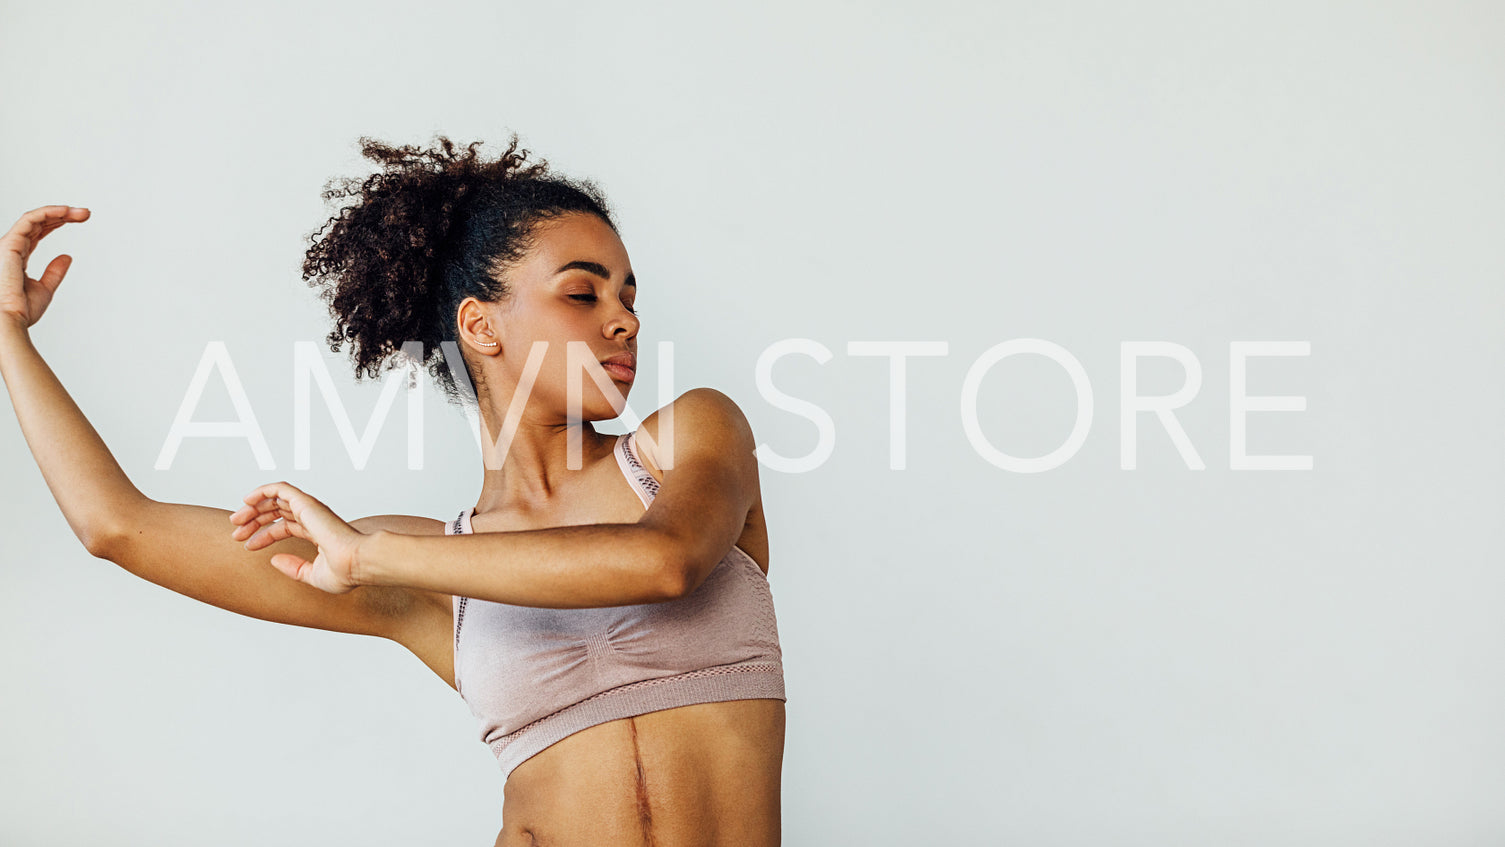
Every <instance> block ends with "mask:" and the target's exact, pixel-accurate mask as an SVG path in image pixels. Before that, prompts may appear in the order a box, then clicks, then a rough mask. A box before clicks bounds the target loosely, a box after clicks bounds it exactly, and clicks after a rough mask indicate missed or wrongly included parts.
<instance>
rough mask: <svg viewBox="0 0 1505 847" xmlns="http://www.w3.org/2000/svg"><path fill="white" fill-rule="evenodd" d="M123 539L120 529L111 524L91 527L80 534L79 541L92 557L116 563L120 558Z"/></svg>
mask: <svg viewBox="0 0 1505 847" xmlns="http://www.w3.org/2000/svg"><path fill="white" fill-rule="evenodd" d="M123 537H124V536H122V535H121V533H120V531H119V529H117V528H116V527H115V526H113V525H110V524H103V525H94V526H89V527H85V528H84V529H83V530H81V531H79V532H78V540H79V541H81V542H83V545H84V549H85V550H87V551H89V555H90V556H93V557H94V558H96V559H106V560H109V561H115V559H116V557H118V556H119V550H120V544H121V540H122V539H123Z"/></svg>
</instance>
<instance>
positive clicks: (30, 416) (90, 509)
mask: <svg viewBox="0 0 1505 847" xmlns="http://www.w3.org/2000/svg"><path fill="white" fill-rule="evenodd" d="M0 378H3V379H4V380H5V388H6V390H7V391H9V392H10V401H11V406H12V407H13V408H14V409H15V411H16V419H17V420H18V421H19V422H20V426H21V434H22V435H23V436H24V437H25V438H26V444H27V446H29V447H30V448H31V454H32V456H33V457H34V458H35V459H36V462H37V467H38V468H40V469H41V471H42V478H43V479H44V480H45V481H46V482H47V487H48V488H49V489H50V490H51V491H52V497H53V499H54V500H56V501H57V504H58V506H59V508H61V509H62V511H63V517H64V518H65V519H66V520H67V521H68V526H69V527H70V528H72V530H73V533H74V535H77V536H78V538H79V540H80V541H82V542H83V544H84V546H85V547H86V548H88V549H89V550H90V552H91V553H92V552H95V551H97V550H98V549H100V547H101V545H103V544H105V543H106V542H107V540H108V536H109V534H110V533H111V532H113V527H114V523H115V516H116V515H118V514H120V512H121V511H123V510H124V508H125V507H127V506H129V505H131V504H132V503H133V502H137V501H139V499H142V497H143V495H142V494H141V492H140V491H139V490H137V488H136V486H134V485H133V484H131V481H130V479H129V478H127V477H126V475H125V472H124V471H122V470H121V469H120V465H119V463H117V462H116V461H115V457H114V456H113V455H111V454H110V451H109V449H108V448H107V447H105V443H104V441H103V440H102V439H101V438H100V437H99V433H97V432H95V431H94V427H93V426H92V425H91V424H90V423H89V420H88V419H87V418H85V417H84V413H83V412H82V411H80V410H79V408H78V406H77V405H76V404H75V403H74V402H73V398H72V397H70V396H68V392H67V391H66V390H65V389H64V388H63V384H62V383H61V382H59V381H58V378H57V375H56V374H54V373H53V372H52V368H50V367H48V365H47V362H46V361H44V360H43V359H42V356H41V354H40V353H39V352H37V349H36V347H35V346H34V345H33V344H32V342H31V335H30V333H29V332H28V331H27V330H26V329H24V328H22V327H20V326H18V325H14V324H12V323H10V322H4V321H0Z"/></svg>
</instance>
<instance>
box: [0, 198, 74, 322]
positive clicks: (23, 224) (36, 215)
mask: <svg viewBox="0 0 1505 847" xmlns="http://www.w3.org/2000/svg"><path fill="white" fill-rule="evenodd" d="M88 219H89V210H88V209H85V208H82V207H79V206H41V207H38V208H36V209H32V210H31V211H30V212H27V213H26V214H24V215H22V216H21V219H20V220H18V221H16V225H15V226H13V227H11V228H10V232H7V233H6V234H5V235H4V237H0V319H4V320H7V321H13V322H15V323H16V324H18V325H19V326H20V327H21V328H22V329H27V328H30V327H31V326H32V324H35V323H36V322H37V321H38V320H40V319H41V317H42V313H43V312H45V311H47V304H48V303H51V302H52V295H53V294H54V293H55V292H56V291H57V287H58V285H59V284H61V283H62V281H63V275H64V274H66V273H68V266H69V265H71V264H73V257H72V256H69V255H68V254H66V253H64V254H62V255H60V256H58V257H57V258H55V259H53V260H52V261H51V262H48V263H47V269H46V270H44V271H42V276H41V278H40V279H32V278H31V277H29V276H27V275H26V261H27V260H28V259H30V258H31V251H33V250H35V249H36V247H37V243H38V242H40V241H41V240H42V239H43V238H45V237H46V236H47V233H49V232H52V231H53V230H55V229H57V228H58V227H60V226H62V225H63V224H67V223H79V222H82V221H86V220H88Z"/></svg>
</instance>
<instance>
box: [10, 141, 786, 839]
mask: <svg viewBox="0 0 1505 847" xmlns="http://www.w3.org/2000/svg"><path fill="white" fill-rule="evenodd" d="M477 146H479V142H477V143H475V144H471V145H469V146H468V147H466V148H464V149H458V148H456V147H455V146H454V145H453V144H452V143H451V142H450V141H449V140H448V139H445V138H443V137H440V138H439V139H438V144H436V145H435V147H434V148H433V149H427V150H420V149H416V148H413V147H389V146H385V145H382V144H380V143H377V142H374V141H371V140H369V139H362V149H363V152H364V153H365V155H366V156H367V157H368V158H370V159H372V160H374V161H377V162H379V163H381V165H382V166H383V168H382V171H381V172H380V173H377V174H374V175H372V176H370V177H368V178H365V179H363V180H348V181H345V182H344V183H343V189H333V190H329V191H327V192H326V197H335V196H344V197H350V198H353V201H352V202H351V203H350V204H348V205H347V206H346V208H344V209H342V210H341V211H340V212H339V213H338V214H337V215H336V216H335V217H334V218H332V219H331V220H330V222H329V223H328V224H326V225H325V227H324V228H322V229H321V230H320V231H319V232H317V233H315V234H314V236H313V246H312V247H311V248H310V249H309V251H308V254H307V256H306V259H305V264H304V272H305V276H306V277H308V278H309V279H310V281H311V282H312V283H314V284H318V285H320V286H322V288H323V292H324V296H325V299H326V300H327V302H328V303H329V305H330V310H331V312H332V314H333V316H334V318H335V324H336V325H335V329H334V330H333V332H331V334H330V338H329V340H330V342H331V349H335V350H338V349H339V347H340V345H341V344H342V343H343V342H345V341H348V342H350V343H351V345H352V356H353V358H354V360H355V365H356V371H357V375H358V376H359V375H360V374H361V373H362V372H365V373H368V374H369V375H371V376H376V375H378V374H379V373H380V372H381V370H382V369H383V366H384V365H386V366H389V367H390V366H391V365H393V364H396V363H397V362H399V361H401V360H402V356H403V352H402V351H403V345H404V343H405V342H414V341H417V342H422V345H423V346H422V353H421V355H422V362H425V363H427V365H428V369H429V371H430V373H431V374H432V375H433V376H434V378H435V379H436V381H437V382H438V384H439V385H440V386H441V387H442V388H443V389H444V391H445V394H446V396H447V397H448V398H450V399H451V400H452V401H454V402H458V403H467V404H471V405H473V406H474V408H475V409H476V410H477V411H478V412H479V419H480V423H481V425H482V430H483V437H482V444H483V445H484V446H483V450H482V460H483V462H484V463H485V470H484V483H483V485H482V488H481V492H480V496H479V498H478V499H477V501H476V503H475V505H474V506H473V507H469V508H466V509H464V510H462V511H461V512H460V513H459V514H458V515H457V516H455V517H454V518H453V519H450V520H437V519H434V518H428V517H417V516H408V515H379V516H373V517H364V518H360V519H357V520H354V521H351V522H348V523H347V522H346V521H344V520H342V519H341V518H340V517H339V516H337V515H335V514H334V513H333V512H332V511H330V509H329V508H328V507H326V506H325V505H324V504H323V503H321V502H320V501H319V500H317V499H315V498H314V497H313V496H311V495H309V494H307V493H305V492H303V491H301V490H299V489H298V488H296V487H294V486H291V485H288V484H287V483H273V484H269V485H263V486H261V487H259V488H257V489H255V490H254V491H253V492H251V494H249V495H248V496H247V497H246V498H245V503H246V505H245V506H244V507H242V508H240V509H239V510H237V511H235V512H233V513H232V512H228V511H225V510H221V509H215V508H211V507H207V506H194V505H182V504H174V503H163V502H158V501H155V500H152V499H150V498H148V497H146V496H145V495H143V494H142V493H141V492H140V491H138V490H137V489H136V487H135V486H134V485H133V484H132V483H131V481H130V480H129V479H128V478H126V476H125V475H124V473H123V472H122V471H121V469H120V467H119V465H118V464H117V463H116V462H115V460H114V458H113V457H112V456H111V455H110V452H109V450H108V449H107V448H106V447H105V445H104V443H103V442H102V441H101V440H100V438H99V436H98V434H97V433H96V432H95V431H94V429H93V427H91V426H90V424H89V422H88V420H86V419H85V417H84V416H83V414H82V413H81V412H80V411H79V409H78V407H77V406H75V405H74V403H73V401H72V399H71V398H70V397H69V396H68V393H67V392H66V391H65V390H64V389H63V386H62V385H61V384H59V382H58V380H57V378H56V376H55V375H54V374H53V373H52V371H51V369H50V368H49V367H48V366H47V364H46V363H45V362H44V361H43V359H42V357H41V355H40V354H39V353H38V351H37V349H36V348H35V346H34V345H33V344H32V342H31V339H30V335H29V328H30V327H31V326H32V325H33V324H35V323H36V322H37V320H38V319H39V318H40V317H41V316H42V313H43V312H44V311H45V310H46V308H47V306H48V304H49V302H50V301H51V299H52V296H53V294H54V293H55V292H56V290H57V288H58V285H59V283H61V282H62V279H63V276H64V274H65V273H66V272H67V270H68V266H69V264H70V262H71V261H72V260H71V258H70V257H68V256H58V257H57V258H55V259H53V260H52V261H51V262H50V263H49V264H48V265H47V267H46V269H45V270H44V271H43V272H42V274H41V276H40V277H39V278H36V279H32V278H31V277H29V276H27V274H26V264H27V261H28V259H29V257H30V256H31V253H32V251H33V250H35V249H36V246H37V243H38V242H39V241H40V240H41V239H42V238H43V237H45V236H46V235H47V234H48V233H49V232H51V231H53V230H55V229H57V228H58V227H60V226H64V225H66V224H68V223H77V222H81V221H85V220H87V219H88V218H89V211H88V210H87V209H82V208H72V207H67V206H44V207H42V208H39V209H34V210H32V211H31V212H28V213H26V214H25V215H24V216H22V218H21V219H20V220H19V221H18V222H17V223H16V224H15V226H14V227H12V228H11V230H10V231H9V232H8V233H7V234H6V235H5V236H4V238H3V242H0V261H3V267H0V375H3V377H4V380H5V385H6V388H7V390H8V391H9V392H10V397H11V401H12V403H13V405H14V408H15V411H16V415H17V417H18V418H19V419H20V425H21V430H22V432H23V434H24V435H25V438H26V441H27V444H28V445H29V446H30V448H31V451H32V454H33V455H34V456H35V458H36V461H37V464H38V465H39V466H40V468H41V470H42V474H43V477H44V478H45V480H46V482H47V485H48V487H49V488H50V489H51V491H52V494H53V496H54V498H55V499H56V500H57V503H58V505H59V507H60V508H61V509H62V511H63V514H64V516H65V517H66V519H67V521H68V524H69V526H70V527H71V528H72V529H73V531H74V533H75V534H76V535H77V536H78V538H79V539H80V541H82V543H83V544H84V546H85V548H86V549H87V550H88V551H89V553H90V554H91V555H94V556H97V557H99V558H103V559H107V560H109V561H112V562H114V563H116V564H118V565H120V566H121V567H123V568H125V569H126V570H128V571H130V572H131V573H134V574H136V575H138V576H141V577H142V578H144V579H148V580H151V581H152V582H155V583H157V584H159V585H162V586H164V587H167V588H169V589H172V590H173V591H176V592H178V593H181V594H184V595H187V596H189V597H192V598H194V599H197V600H201V601H203V602H206V603H211V604H213V605H216V606H219V607H221V608H224V609H228V610H230V611H233V612H237V613H240V614H243V615H249V616H253V617H257V618H262V619H265V620H272V621H279V622H282V623H290V624H296V625H299V626H307V627H315V628H319V629H327V630H335V631H338V632H348V633H356V634H361V635H373V636H380V637H383V638H389V639H392V640H393V641H396V642H398V643H400V644H402V645H403V646H405V647H407V648H408V649H409V650H411V651H412V652H413V653H414V654H415V655H417V656H418V658H420V659H421V660H422V661H423V662H424V663H425V664H426V665H427V666H428V667H429V668H431V669H432V670H433V671H434V673H436V674H438V676H439V677H440V678H441V679H443V680H444V681H445V682H446V683H448V684H449V685H450V686H451V687H454V688H455V689H456V690H457V691H458V692H459V693H460V695H461V696H462V697H463V698H464V699H465V702H466V703H467V704H468V705H469V706H470V708H471V710H472V712H474V713H475V715H476V717H477V719H478V722H479V725H480V729H481V737H482V740H483V741H484V742H485V743H486V744H487V745H488V746H489V747H490V748H491V749H492V751H493V752H495V753H496V755H497V759H498V762H499V763H500V764H501V766H502V769H503V771H504V773H505V789H504V799H503V806H502V809H503V811H502V820H503V826H502V831H501V833H500V834H499V835H498V836H497V840H496V844H497V845H524V844H528V845H532V844H539V845H549V847H570V846H571V845H579V847H607V846H608V845H619V844H622V845H626V844H633V845H640V844H648V845H656V846H657V847H674V845H728V847H732V846H733V845H734V846H735V847H748V845H773V844H778V843H779V840H780V814H779V812H780V802H779V786H780V776H781V770H782V763H783V748H784V700H785V698H784V678H783V665H782V661H781V660H782V653H781V651H780V648H779V640H778V630H777V624H776V621H775V617H774V610H773V602H772V596H771V593H770V591H769V587H768V582H767V571H768V538H767V530H766V527H765V525H764V520H763V509H762V504H761V499H760V496H759V489H758V464H757V459H756V456H755V455H754V439H753V434H752V431H751V430H750V428H749V427H748V424H747V421H746V419H745V418H744V417H743V415H742V413H741V412H740V410H739V409H738V408H737V406H736V405H735V404H734V403H733V402H732V401H731V400H730V399H728V398H727V397H726V396H725V395H724V394H722V393H720V392H717V391H715V390H713V389H708V388H699V389H694V390H691V391H687V392H685V393H684V394H683V395H682V396H680V397H679V398H678V399H676V400H675V401H674V402H673V403H671V404H669V405H668V406H665V407H664V408H662V409H659V410H658V411H656V412H654V413H653V414H651V415H649V416H648V417H647V418H646V419H645V420H644V421H643V423H642V425H641V426H640V427H639V428H638V429H636V430H635V431H633V432H630V433H627V434H626V435H623V436H612V435H606V434H602V433H598V432H597V431H596V429H595V427H594V426H592V421H599V420H611V419H614V418H615V417H617V416H618V415H619V414H620V412H621V411H622V409H623V408H625V404H626V395H627V393H628V391H629V390H630V388H631V385H632V382H633V376H634V371H635V368H636V362H637V334H638V328H639V318H638V315H637V313H636V310H635V306H634V303H635V301H636V299H637V281H636V279H635V278H634V276H633V272H632V266H631V264H630V262H629V261H628V256H627V251H626V249H625V248H624V246H623V244H622V241H621V239H620V238H618V236H617V232H616V226H615V223H614V222H613V219H612V216H611V213H610V212H609V211H608V209H607V205H606V203H605V201H604V199H603V198H602V197H601V195H600V193H599V191H598V190H597V189H596V188H595V187H594V185H592V184H591V183H590V182H588V181H575V180H570V179H567V178H564V177H561V176H558V175H555V174H552V173H550V172H549V170H548V168H547V163H546V162H542V161H540V162H536V163H533V164H525V162H526V160H527V156H528V153H527V151H525V150H524V151H518V150H517V138H516V136H513V138H512V143H511V145H510V146H509V147H508V149H507V151H506V153H505V154H503V155H502V156H501V157H500V158H498V159H496V160H493V161H487V160H485V159H484V158H482V157H480V156H478V155H477V153H476V148H477ZM408 349H409V350H411V349H413V348H412V347H409V348H408ZM446 349H447V350H449V351H450V353H451V355H450V356H446V355H445V351H446ZM459 536H464V537H459Z"/></svg>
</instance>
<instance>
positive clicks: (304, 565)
mask: <svg viewBox="0 0 1505 847" xmlns="http://www.w3.org/2000/svg"><path fill="white" fill-rule="evenodd" d="M272 567H274V568H276V569H277V570H279V571H282V572H283V573H284V574H287V575H288V576H289V577H292V578H293V579H296V580H298V581H299V582H303V581H304V579H303V576H304V574H306V573H308V571H309V569H310V568H312V567H313V563H312V562H309V561H308V560H307V559H304V558H302V557H301V556H294V555H293V554H292V553H278V554H277V555H275V556H273V557H272Z"/></svg>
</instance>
